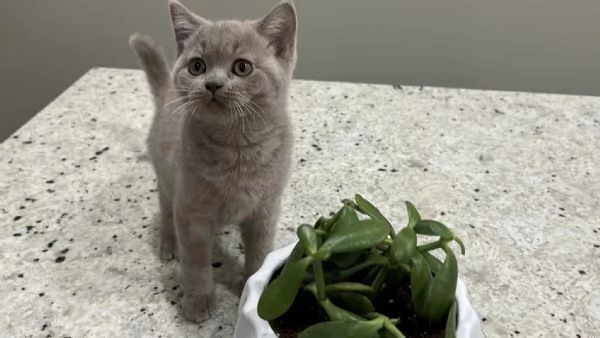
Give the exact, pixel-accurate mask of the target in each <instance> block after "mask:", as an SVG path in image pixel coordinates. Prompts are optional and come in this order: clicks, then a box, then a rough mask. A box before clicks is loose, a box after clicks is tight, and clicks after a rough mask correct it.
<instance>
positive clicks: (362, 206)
mask: <svg viewBox="0 0 600 338" xmlns="http://www.w3.org/2000/svg"><path fill="white" fill-rule="evenodd" d="M354 198H355V200H356V205H357V206H358V211H360V212H361V213H363V214H365V215H367V216H369V217H371V218H372V219H375V220H378V221H382V222H385V223H386V224H387V225H388V227H389V228H390V236H391V237H392V238H394V237H395V235H396V232H395V231H394V228H393V227H392V223H390V221H388V220H387V218H385V216H383V214H382V213H381V211H379V209H377V208H376V207H375V206H374V205H373V204H372V203H371V202H369V201H367V200H366V199H365V198H364V197H362V196H361V195H360V194H356V196H355V197H354Z"/></svg>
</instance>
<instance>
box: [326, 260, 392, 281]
mask: <svg viewBox="0 0 600 338" xmlns="http://www.w3.org/2000/svg"><path fill="white" fill-rule="evenodd" d="M389 265H390V262H389V260H388V259H387V257H385V256H382V255H379V254H371V255H369V256H367V258H366V259H365V260H364V261H362V262H361V263H359V264H356V265H354V266H352V267H351V268H348V269H346V270H337V269H336V270H333V271H331V272H328V273H326V274H325V280H326V281H332V280H338V279H345V278H348V277H350V276H352V275H353V274H355V273H357V272H359V271H362V270H363V269H366V268H368V267H370V266H389Z"/></svg>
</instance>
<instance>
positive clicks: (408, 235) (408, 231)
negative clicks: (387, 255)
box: [390, 227, 417, 264]
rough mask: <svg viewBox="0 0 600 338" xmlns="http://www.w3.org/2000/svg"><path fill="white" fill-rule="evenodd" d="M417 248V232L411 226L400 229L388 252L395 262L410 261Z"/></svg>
mask: <svg viewBox="0 0 600 338" xmlns="http://www.w3.org/2000/svg"><path fill="white" fill-rule="evenodd" d="M416 250H417V234H416V233H415V231H414V230H413V229H412V228H409V227H406V228H403V229H402V230H400V232H399V233H398V235H397V236H396V238H394V242H393V243H392V247H391V249H390V252H391V253H392V258H393V259H394V261H395V262H396V264H401V263H406V262H410V260H411V258H412V256H413V255H414V254H415V251H416Z"/></svg>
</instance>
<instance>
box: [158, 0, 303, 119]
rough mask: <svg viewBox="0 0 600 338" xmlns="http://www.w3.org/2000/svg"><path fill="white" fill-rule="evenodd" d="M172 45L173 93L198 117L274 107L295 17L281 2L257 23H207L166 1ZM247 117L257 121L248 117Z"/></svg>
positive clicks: (285, 80) (281, 91)
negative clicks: (171, 24) (196, 112)
mask: <svg viewBox="0 0 600 338" xmlns="http://www.w3.org/2000/svg"><path fill="white" fill-rule="evenodd" d="M169 7H170V12H171V19H172V22H173V28H174V31H175V41H176V44H177V60H176V62H175V65H174V69H173V80H174V84H175V88H174V89H175V91H176V93H177V94H178V96H180V97H182V101H186V102H188V103H190V104H189V105H188V106H189V107H192V108H196V109H197V110H198V111H199V112H200V113H201V115H208V116H207V117H210V116H211V115H212V117H213V118H217V117H218V116H219V115H231V112H233V113H235V114H236V115H237V114H238V113H240V114H241V113H244V114H247V115H252V114H257V112H258V113H262V114H263V116H261V117H262V118H265V116H264V114H265V112H264V111H265V110H267V109H269V108H270V107H273V108H275V107H277V103H281V102H283V100H285V96H286V95H287V88H288V84H289V81H290V79H291V77H292V73H293V71H294V68H295V63H296V27H297V22H296V12H295V9H294V7H293V5H292V3H291V2H282V3H280V4H279V5H277V6H275V7H274V8H273V9H272V10H271V11H270V13H268V14H267V15H266V16H264V17H263V18H261V19H258V20H247V21H234V20H228V21H209V20H206V19H204V18H202V17H200V16H198V15H196V14H194V13H192V12H191V11H189V10H188V9H187V8H186V7H185V6H184V5H182V4H181V3H180V2H179V1H177V0H170V4H169ZM253 118H258V117H256V116H253Z"/></svg>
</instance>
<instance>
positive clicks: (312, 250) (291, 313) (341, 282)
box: [234, 195, 483, 338]
mask: <svg viewBox="0 0 600 338" xmlns="http://www.w3.org/2000/svg"><path fill="white" fill-rule="evenodd" d="M342 202H343V206H342V207H341V208H340V209H339V210H338V211H337V212H336V213H332V215H331V217H330V218H325V217H321V218H319V219H318V220H317V221H316V223H315V224H314V225H312V226H311V225H308V224H302V225H300V226H299V227H298V229H297V235H298V241H297V242H296V243H293V244H290V245H288V246H287V247H284V248H282V249H279V250H276V251H274V252H272V253H270V254H269V255H268V256H267V258H266V259H265V261H264V263H263V265H262V267H261V268H260V269H259V270H258V271H257V272H256V273H255V274H254V275H252V276H251V277H250V278H249V279H248V281H247V283H246V286H245V287H244V291H243V293H242V297H241V300H240V311H239V315H238V320H237V324H236V328H235V332H234V338H255V337H261V338H274V337H281V338H289V337H299V338H319V337H323V338H326V337H340V338H342V337H355V338H400V337H405V336H406V337H444V338H447V337H459V338H463V337H473V338H475V337H476V338H479V337H483V333H482V330H481V325H480V322H479V318H478V316H477V314H476V313H475V311H474V310H473V308H472V306H471V304H470V303H469V300H468V297H467V292H466V288H465V286H464V284H463V283H462V282H461V281H460V280H459V279H458V263H457V259H456V256H455V254H454V252H453V250H452V249H451V248H450V246H449V244H450V243H452V242H455V243H456V244H458V247H459V248H460V252H461V253H462V254H464V253H465V247H464V244H463V243H462V241H461V240H460V239H459V238H458V237H457V236H455V235H454V233H453V232H452V231H451V230H450V229H449V228H448V227H446V226H445V225H444V224H442V223H440V222H438V221H435V220H429V219H422V218H421V216H420V214H419V212H418V211H417V209H416V208H415V207H414V205H413V204H412V203H410V202H406V207H407V211H408V224H407V225H406V227H404V228H403V229H401V230H400V231H399V232H398V233H396V232H395V231H394V228H393V227H392V225H391V223H390V222H389V221H388V220H387V219H386V217H385V216H384V215H383V214H382V213H381V212H380V211H379V210H378V209H377V208H376V207H375V206H373V205H372V204H371V203H370V202H369V201H367V200H366V199H364V198H363V197H362V196H360V195H356V196H355V199H354V200H343V201H342ZM417 235H424V236H435V237H437V240H435V241H433V242H429V243H426V244H422V245H418V244H417ZM436 250H439V251H441V253H443V254H444V255H445V257H444V258H443V259H439V258H438V257H437V256H435V255H433V254H432V252H434V251H436Z"/></svg>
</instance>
